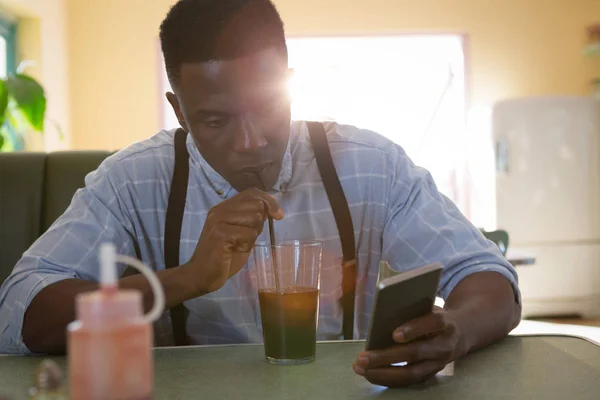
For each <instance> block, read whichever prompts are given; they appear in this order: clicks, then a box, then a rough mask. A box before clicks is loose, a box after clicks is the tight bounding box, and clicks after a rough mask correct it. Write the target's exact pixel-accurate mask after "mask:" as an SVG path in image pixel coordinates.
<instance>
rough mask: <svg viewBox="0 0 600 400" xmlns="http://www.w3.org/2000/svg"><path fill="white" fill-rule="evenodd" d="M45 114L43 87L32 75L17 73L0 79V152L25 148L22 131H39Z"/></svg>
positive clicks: (41, 128)
mask: <svg viewBox="0 0 600 400" xmlns="http://www.w3.org/2000/svg"><path fill="white" fill-rule="evenodd" d="M45 114H46V95H45V94H44V88H43V87H42V85H40V83H39V82H38V81H36V80H35V79H33V78H32V77H30V76H28V75H25V74H22V73H16V74H14V75H10V76H7V77H6V78H3V79H0V152H8V151H19V150H23V149H24V148H25V134H26V133H27V132H30V131H32V130H33V131H35V132H39V133H42V132H43V131H44V119H45Z"/></svg>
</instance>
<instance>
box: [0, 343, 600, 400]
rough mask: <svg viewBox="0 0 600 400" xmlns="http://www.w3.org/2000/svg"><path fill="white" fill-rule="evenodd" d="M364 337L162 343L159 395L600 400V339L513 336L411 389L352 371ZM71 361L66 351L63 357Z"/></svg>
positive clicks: (12, 368) (19, 360)
mask: <svg viewBox="0 0 600 400" xmlns="http://www.w3.org/2000/svg"><path fill="white" fill-rule="evenodd" d="M363 347H364V342H362V341H351V342H325V343H319V344H318V346H317V361H315V362H313V363H310V364H306V365H300V366H292V367H282V366H275V365H270V364H267V363H266V362H265V361H263V347H262V345H235V346H204V347H187V348H165V349H157V350H155V359H156V365H155V369H156V378H155V393H154V396H153V398H154V399H159V400H169V399H219V400H221V399H223V400H237V399H240V400H241V399H244V400H253V399H265V400H268V399H277V400H295V399H299V400H300V399H301V400H312V399H317V400H321V399H323V400H329V399H348V400H352V399H383V400H385V399H402V400H418V399H437V400H443V399H460V400H466V399H473V400H481V399H486V400H495V399H543V400H554V399H557V400H559V399H560V400H564V399H568V400H580V399H586V400H587V399H589V400H592V399H594V400H598V398H599V397H598V396H599V393H600V346H598V345H597V344H593V343H592V342H590V341H587V340H584V339H580V338H573V337H553V336H542V337H539V336H535V337H508V338H506V339H504V340H503V341H501V342H499V343H497V344H495V345H493V346H490V347H488V348H486V349H484V350H481V351H478V352H475V353H473V354H471V355H469V356H467V357H464V358H463V359H461V360H458V361H457V362H456V363H455V365H454V375H453V376H438V377H436V378H434V379H433V380H431V381H429V382H427V383H424V384H421V385H417V386H413V387H409V388H404V389H386V388H383V387H380V386H375V385H371V384H370V383H368V382H367V381H366V380H364V379H363V378H361V377H359V376H356V375H355V374H354V372H353V371H352V363H353V361H354V360H355V358H356V355H357V353H358V352H359V351H361V350H362V349H363ZM40 361H41V358H39V357H14V356H8V357H0V393H3V392H4V393H5V394H7V395H11V396H13V398H14V399H15V400H17V399H26V398H27V397H26V396H25V393H26V390H27V386H28V385H30V383H31V381H32V376H33V373H34V370H35V368H36V366H37V365H38V363H39V362H40ZM57 361H58V362H59V363H60V364H62V365H63V366H64V363H65V360H64V358H57Z"/></svg>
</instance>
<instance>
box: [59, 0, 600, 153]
mask: <svg viewBox="0 0 600 400" xmlns="http://www.w3.org/2000/svg"><path fill="white" fill-rule="evenodd" d="M275 2H276V4H277V5H278V7H279V10H280V12H281V14H282V16H283V19H284V21H285V23H286V27H287V32H288V35H318V34H323V35H336V34H343V35H349V34H350V35H351V34H375V35H381V34H394V33H406V32H444V33H446V32H457V33H466V34H468V36H469V49H468V51H469V64H468V66H469V69H470V71H469V72H470V77H469V83H470V97H471V100H472V104H479V103H488V104H489V103H491V102H494V101H496V100H498V99H502V98H506V97H513V96H525V95H544V94H561V93H562V94H584V93H587V92H588V90H589V87H588V81H589V79H590V78H591V74H592V72H591V71H590V67H589V62H586V60H585V59H584V58H583V57H582V47H583V44H584V41H585V31H584V29H585V26H586V25H587V24H589V23H591V22H594V21H600V0H276V1H275ZM172 3H173V0H67V4H68V32H69V47H70V55H69V61H70V63H69V67H70V77H71V79H70V84H71V98H72V103H71V104H72V108H71V115H72V120H71V121H72V132H73V146H74V147H75V148H80V149H81V148H106V149H115V148H120V147H123V146H126V145H127V144H129V143H131V142H133V141H137V140H141V139H144V138H146V137H148V136H150V135H152V134H153V133H155V131H157V129H158V128H159V121H160V111H159V107H160V101H161V100H160V98H161V96H162V94H161V93H159V87H158V82H159V80H158V79H159V76H160V71H159V65H160V64H159V59H158V42H157V34H158V26H159V24H160V21H161V20H162V18H163V17H164V15H165V13H166V12H167V10H168V8H169V6H170V5H171V4H172Z"/></svg>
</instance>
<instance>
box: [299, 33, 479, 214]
mask: <svg viewBox="0 0 600 400" xmlns="http://www.w3.org/2000/svg"><path fill="white" fill-rule="evenodd" d="M288 49H289V59H290V61H289V65H290V68H293V70H294V73H293V76H292V79H291V82H290V90H291V95H292V116H293V118H294V119H321V120H323V119H332V120H335V121H337V122H340V123H345V124H350V125H355V126H357V127H360V128H365V129H370V130H373V131H375V132H377V133H379V134H381V135H383V136H386V137H387V138H389V139H390V140H392V141H393V142H395V143H397V144H399V145H401V146H402V147H403V148H404V150H405V151H406V152H407V153H408V155H409V156H410V157H411V158H412V159H413V161H414V162H415V163H416V164H417V165H420V166H422V167H425V168H427V169H428V170H429V171H430V172H431V174H432V175H433V177H434V180H435V181H436V184H437V185H438V188H439V189H440V191H441V192H442V193H444V194H446V195H447V196H448V197H450V198H451V199H452V200H454V201H455V202H456V203H457V205H458V206H459V207H460V208H461V209H462V210H463V212H464V211H466V210H465V208H466V205H467V200H466V195H465V193H463V189H464V188H465V186H464V185H462V184H461V180H462V179H463V165H464V161H465V155H464V131H465V69H464V52H463V40H462V37H461V36H458V35H402V36H391V37H340V38H338V37H330V38H318V37H317V38H292V39H289V40H288Z"/></svg>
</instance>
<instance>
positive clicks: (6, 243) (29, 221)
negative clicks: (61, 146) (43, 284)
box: [0, 153, 46, 283]
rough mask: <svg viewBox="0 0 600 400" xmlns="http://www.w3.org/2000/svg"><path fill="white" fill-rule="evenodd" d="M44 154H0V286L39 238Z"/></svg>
mask: <svg viewBox="0 0 600 400" xmlns="http://www.w3.org/2000/svg"><path fill="white" fill-rule="evenodd" d="M45 161H46V154H44V153H0V283H2V282H4V280H5V279H6V277H7V276H8V275H9V274H10V272H11V271H12V269H13V267H14V265H15V264H16V262H17V261H18V260H19V258H21V255H22V254H23V252H24V251H25V250H27V248H28V247H29V246H30V245H31V243H33V242H34V241H35V240H36V239H37V238H38V237H39V236H40V234H41V232H40V228H41V225H40V219H41V211H42V201H43V193H44V166H45Z"/></svg>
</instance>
